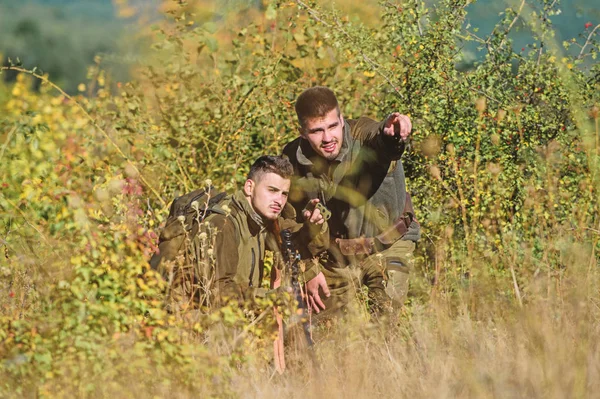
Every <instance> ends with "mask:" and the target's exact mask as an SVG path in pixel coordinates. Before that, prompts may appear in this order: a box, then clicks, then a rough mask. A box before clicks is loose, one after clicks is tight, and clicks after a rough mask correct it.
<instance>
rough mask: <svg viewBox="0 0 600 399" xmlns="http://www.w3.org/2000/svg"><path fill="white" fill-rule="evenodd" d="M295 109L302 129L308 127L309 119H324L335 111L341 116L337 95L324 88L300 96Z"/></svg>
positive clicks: (312, 89) (305, 92) (306, 91)
mask: <svg viewBox="0 0 600 399" xmlns="http://www.w3.org/2000/svg"><path fill="white" fill-rule="evenodd" d="M295 108H296V115H298V122H300V126H301V127H304V126H306V122H307V121H308V120H309V119H312V118H321V117H324V116H325V115H327V114H328V113H329V112H331V110H333V109H336V110H337V113H338V116H339V115H340V106H339V104H338V100H337V98H336V97H335V94H334V93H333V91H331V89H329V88H327V87H324V86H315V87H311V88H310V89H306V90H304V91H303V92H302V94H300V95H299V96H298V99H297V100H296V106H295Z"/></svg>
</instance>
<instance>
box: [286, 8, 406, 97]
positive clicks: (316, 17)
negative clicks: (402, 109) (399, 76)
mask: <svg viewBox="0 0 600 399" xmlns="http://www.w3.org/2000/svg"><path fill="white" fill-rule="evenodd" d="M295 1H296V3H297V4H298V5H299V6H301V7H304V8H305V9H306V10H307V11H308V13H309V14H310V16H311V17H312V18H313V19H314V20H315V21H317V22H319V23H321V24H323V25H325V26H327V27H328V28H331V27H333V25H331V24H330V23H328V22H326V21H324V20H323V19H322V18H321V17H320V16H319V13H318V12H317V11H316V10H314V9H312V8H310V7H309V6H308V5H307V4H306V3H304V2H303V1H301V0H295ZM335 23H336V25H337V28H338V30H339V31H340V32H341V33H342V34H343V35H344V36H345V37H346V38H347V39H348V40H349V41H350V42H351V43H353V42H354V41H353V39H354V38H353V37H352V36H351V35H350V34H349V33H348V32H346V30H344V28H343V27H342V26H341V23H340V21H338V20H337V19H336V20H335ZM357 47H358V48H359V50H358V52H359V54H360V55H361V56H362V58H363V59H364V60H365V62H366V63H367V64H369V65H371V67H372V68H373V69H374V70H375V72H377V74H378V75H379V76H381V77H382V78H384V79H385V81H386V82H387V83H388V84H389V85H390V86H392V88H393V89H394V92H395V93H396V94H397V95H398V97H400V98H401V99H404V96H403V95H402V93H400V90H398V88H397V85H396V84H394V82H392V80H391V78H389V77H388V76H387V75H386V74H384V73H383V72H382V71H381V69H382V66H381V65H379V64H378V63H376V62H375V61H373V60H372V59H371V58H370V57H369V56H367V55H366V54H365V53H364V52H363V51H362V50H361V46H357Z"/></svg>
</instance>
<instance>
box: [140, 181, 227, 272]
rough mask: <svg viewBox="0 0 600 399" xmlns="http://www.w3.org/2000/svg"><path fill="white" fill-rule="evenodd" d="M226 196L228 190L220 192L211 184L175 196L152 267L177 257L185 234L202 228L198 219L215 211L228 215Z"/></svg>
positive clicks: (156, 267)
mask: <svg viewBox="0 0 600 399" xmlns="http://www.w3.org/2000/svg"><path fill="white" fill-rule="evenodd" d="M226 197H227V193H225V192H217V191H216V190H215V189H214V187H208V189H205V188H202V189H198V190H194V191H192V192H191V193H187V194H185V195H182V196H181V197H177V198H175V199H174V200H173V203H172V204H171V208H170V209H169V216H168V217H167V222H166V224H165V227H164V228H163V230H162V231H161V233H160V237H159V241H158V251H157V252H156V253H155V254H154V255H153V256H152V258H151V259H150V267H151V268H152V269H153V270H158V269H159V266H160V263H161V261H164V260H166V261H170V260H173V259H175V257H176V256H177V254H178V252H179V249H180V247H181V243H182V242H183V238H184V237H185V234H186V233H187V234H188V235H189V236H194V235H196V233H197V232H198V229H199V227H200V226H199V222H202V221H203V220H205V219H206V218H207V217H208V216H210V215H212V214H221V215H225V214H226V212H225V211H224V210H223V209H222V208H221V205H223V204H224V202H225V201H223V200H224V199H226ZM181 217H183V219H181Z"/></svg>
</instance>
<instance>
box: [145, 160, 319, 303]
mask: <svg viewBox="0 0 600 399" xmlns="http://www.w3.org/2000/svg"><path fill="white" fill-rule="evenodd" d="M292 173H293V169H292V165H291V164H290V162H289V161H288V160H287V159H285V158H282V157H279V156H262V157H260V158H258V159H257V160H256V161H255V162H254V164H253V165H252V167H251V168H250V172H249V174H248V178H247V180H246V182H245V183H244V186H243V188H242V189H241V190H238V191H237V192H235V193H234V194H233V195H230V196H226V195H225V194H224V193H221V194H218V193H215V192H214V190H210V189H208V190H197V191H194V192H192V193H189V194H186V195H184V196H182V197H179V198H177V199H176V200H175V201H174V202H173V205H172V206H171V211H170V215H169V218H168V220H167V224H166V226H165V228H164V230H163V231H162V233H161V236H160V242H159V246H158V249H159V250H158V252H157V253H156V254H155V255H154V256H153V258H152V259H151V261H150V263H151V266H152V267H153V268H154V269H156V270H159V271H160V272H161V273H162V275H163V276H165V278H166V279H167V281H168V282H169V297H170V299H171V301H170V302H171V306H172V307H173V310H175V309H178V310H185V309H189V308H191V307H198V306H201V307H204V306H207V307H211V306H214V305H217V306H218V305H219V304H220V303H223V302H224V301H225V300H227V299H239V300H241V301H243V300H248V299H252V298H254V297H256V296H261V295H264V294H265V292H266V291H267V290H268V288H265V287H263V286H262V283H263V277H264V273H265V264H264V259H265V250H271V251H273V252H274V254H276V256H275V257H276V259H277V258H281V257H280V256H278V254H280V242H281V240H280V238H279V233H280V231H282V230H286V229H287V230H290V231H291V233H292V240H293V242H294V244H295V246H296V248H297V249H298V251H299V253H300V255H301V257H302V258H305V259H309V258H312V257H313V256H314V255H317V254H318V253H320V252H322V251H324V250H326V249H327V248H328V245H329V232H328V227H327V223H325V221H324V219H323V215H321V213H320V211H319V209H316V208H315V206H316V204H317V203H318V202H319V200H318V199H313V200H311V201H310V202H309V206H308V207H307V208H306V209H305V210H304V211H303V217H304V223H297V222H296V221H295V220H296V219H297V218H296V212H295V211H294V209H293V208H292V207H291V206H289V205H288V206H287V207H286V204H287V199H288V193H289V190H290V178H291V176H292ZM280 276H281V262H275V266H274V267H273V269H272V271H271V288H273V287H274V286H277V284H278V281H279V280H280ZM300 278H301V279H302V280H303V282H309V281H310V282H311V286H318V287H319V288H320V289H321V290H322V291H323V292H325V293H326V294H325V295H326V296H328V288H327V285H326V283H325V277H324V275H323V274H322V273H321V272H320V270H319V266H318V265H317V264H316V262H306V268H305V270H304V272H303V273H302V275H301V276H300ZM314 292H318V291H317V290H314ZM317 299H318V301H315V298H311V297H310V294H309V298H308V302H309V304H311V305H313V306H318V307H320V308H321V309H322V308H324V305H323V303H322V302H321V300H320V298H319V297H318V295H317Z"/></svg>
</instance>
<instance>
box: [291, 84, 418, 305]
mask: <svg viewBox="0 0 600 399" xmlns="http://www.w3.org/2000/svg"><path fill="white" fill-rule="evenodd" d="M296 113H297V115H298V120H299V124H300V128H299V130H300V137H298V138H297V139H295V140H293V141H292V142H290V143H288V144H287V145H286V146H285V148H284V150H283V155H284V156H285V157H287V158H288V159H289V160H290V161H291V163H292V165H293V167H294V178H293V179H292V188H291V191H290V203H291V204H292V205H293V206H294V207H295V208H296V209H297V210H301V209H304V207H305V206H306V204H307V202H308V200H309V199H310V198H318V199H320V201H321V203H322V204H323V205H325V206H326V207H327V208H329V209H330V211H331V213H332V215H331V219H330V220H329V221H328V222H329V231H330V236H331V239H330V240H331V245H330V248H329V251H328V252H327V255H326V256H324V257H322V258H321V264H322V266H323V267H322V272H323V273H324V276H325V279H326V282H327V285H328V286H329V291H330V292H331V297H330V298H329V300H327V301H326V302H325V305H326V306H327V308H329V309H331V310H335V309H337V308H340V307H343V306H344V305H346V304H347V303H349V302H350V301H351V300H352V299H353V298H354V297H355V288H356V287H357V286H359V285H364V286H366V287H367V288H368V290H369V298H370V299H371V305H372V309H373V310H375V311H377V310H381V309H387V310H389V309H391V305H396V307H399V306H401V305H402V304H403V302H404V301H405V299H406V294H407V291H408V274H409V271H410V267H411V265H412V254H413V252H414V249H415V245H416V242H417V240H418V239H419V238H420V226H419V224H418V222H417V220H416V219H415V216H414V210H413V209H412V203H411V201H410V196H409V195H408V193H407V190H406V183H405V178H404V169H403V167H402V163H401V161H400V157H401V155H402V153H403V152H404V148H405V143H406V141H407V139H408V136H409V134H410V131H411V128H412V126H411V123H410V119H409V118H408V117H407V116H405V115H400V114H399V113H393V114H391V115H389V116H388V117H387V118H386V119H385V120H384V121H382V122H375V121H373V120H371V119H369V118H365V117H362V118H359V119H358V120H347V119H344V117H343V116H342V114H341V112H340V108H339V105H338V102H337V99H336V97H335V94H334V93H333V92H332V91H331V90H330V89H328V88H326V87H313V88H310V89H307V90H305V91H304V92H303V93H302V94H301V95H300V96H299V97H298V100H297V102H296ZM353 270H358V276H356V273H353ZM357 279H358V280H359V281H356V280H357ZM317 280H318V279H316V280H315V281H313V283H314V282H316V281H317ZM321 285H322V284H321ZM319 286H320V285H319ZM319 286H317V285H316V284H314V285H311V284H309V286H308V287H307V289H308V291H309V293H310V294H311V295H313V296H317V297H318V293H315V292H314V291H315V290H318V288H319Z"/></svg>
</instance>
